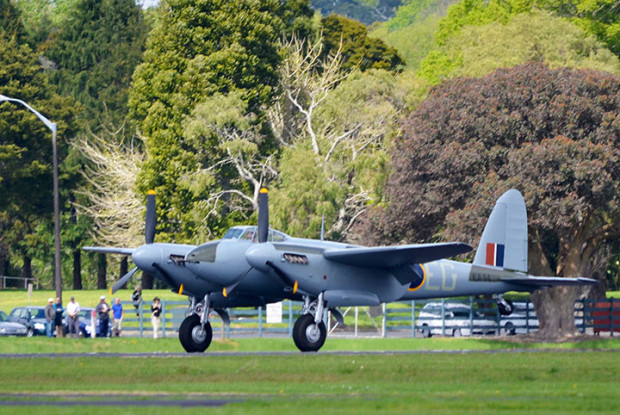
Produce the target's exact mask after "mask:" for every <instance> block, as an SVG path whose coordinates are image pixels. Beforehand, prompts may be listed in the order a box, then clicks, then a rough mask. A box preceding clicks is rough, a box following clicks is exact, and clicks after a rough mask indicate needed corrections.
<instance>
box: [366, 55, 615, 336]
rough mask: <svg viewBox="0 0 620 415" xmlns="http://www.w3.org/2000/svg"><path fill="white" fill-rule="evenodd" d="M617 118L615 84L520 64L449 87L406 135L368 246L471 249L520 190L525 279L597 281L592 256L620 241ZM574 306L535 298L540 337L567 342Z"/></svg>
mask: <svg viewBox="0 0 620 415" xmlns="http://www.w3.org/2000/svg"><path fill="white" fill-rule="evenodd" d="M619 109H620V78H619V77H618V76H616V75H611V74H609V73H604V72H597V71H591V70H574V69H566V68H565V69H549V68H548V67H546V66H544V65H541V64H527V65H523V66H517V67H515V68H512V69H503V70H497V71H495V72H494V73H492V74H490V75H488V76H486V77H484V78H480V79H465V78H461V79H456V80H454V81H450V82H446V83H445V84H443V85H442V86H441V87H438V88H435V89H433V90H432V91H431V94H430V95H429V97H428V98H427V99H426V100H425V101H424V102H423V103H422V104H421V105H420V107H419V108H418V109H417V110H416V112H414V113H412V114H411V115H410V116H409V117H407V119H406V121H405V122H404V123H403V126H402V130H403V137H402V139H400V140H399V141H398V143H397V145H396V146H395V148H394V151H393V153H392V156H393V157H392V160H393V173H392V175H391V177H390V179H389V182H388V186H387V188H386V195H387V201H388V202H389V203H387V204H386V205H385V206H384V207H383V208H382V209H378V210H377V211H376V212H375V215H374V216H373V217H371V218H370V219H369V220H368V221H367V222H366V227H365V235H366V237H368V238H378V239H379V240H380V242H400V241H407V242H420V241H429V240H432V239H435V238H443V239H458V240H466V241H470V242H472V243H475V241H476V240H477V238H479V236H480V234H481V232H482V229H483V226H484V222H485V221H486V218H487V216H488V213H489V211H490V208H491V207H492V203H493V200H495V198H496V197H498V196H499V195H500V194H501V193H502V192H504V191H505V190H507V189H509V188H511V187H516V188H517V189H520V190H521V191H522V192H523V194H524V197H525V200H526V203H527V207H528V213H529V217H530V219H529V235H530V255H529V259H530V263H529V269H530V272H532V273H534V274H538V275H553V274H555V275H559V276H564V277H578V276H589V275H594V273H593V270H592V269H591V267H592V259H593V257H594V256H595V255H596V254H597V250H598V247H599V246H601V245H604V244H606V243H607V242H608V241H610V240H614V239H615V238H618V236H620V226H619V225H618V224H620V221H619V219H620V210H619V209H618V206H619V204H618V200H619V199H620V188H619V187H618V185H617V175H618V172H619V171H620V164H619V160H620V153H619V149H620V146H619V143H620V124H619V123H618V114H619V113H620V111H619ZM438 224H445V228H443V227H442V225H438ZM375 240H376V239H375ZM474 246H475V245H474ZM575 297H576V291H575V290H574V289H571V288H567V287H559V288H554V289H549V290H544V291H541V292H538V293H537V294H536V295H534V297H533V298H534V301H535V305H536V309H537V313H538V316H539V319H540V321H541V334H542V335H544V336H549V337H553V336H558V335H565V334H571V333H573V332H574V330H575V326H574V318H573V315H572V307H573V301H574V299H575Z"/></svg>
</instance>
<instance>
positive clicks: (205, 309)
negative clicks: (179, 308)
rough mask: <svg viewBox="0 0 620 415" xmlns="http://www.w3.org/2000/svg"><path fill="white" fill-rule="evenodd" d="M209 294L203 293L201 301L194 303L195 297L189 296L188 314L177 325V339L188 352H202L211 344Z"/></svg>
mask: <svg viewBox="0 0 620 415" xmlns="http://www.w3.org/2000/svg"><path fill="white" fill-rule="evenodd" d="M210 307H211V305H210V301H209V294H207V295H205V297H204V300H203V301H202V302H199V303H196V298H195V297H192V298H191V304H190V306H189V310H188V314H189V315H188V316H187V317H186V318H185V320H183V322H182V323H181V327H179V340H180V341H181V345H182V346H183V348H184V349H185V351H186V352H188V353H195V352H200V353H202V352H204V351H205V350H207V348H208V347H209V345H210V344H211V339H212V338H213V330H212V328H211V323H209V308H210Z"/></svg>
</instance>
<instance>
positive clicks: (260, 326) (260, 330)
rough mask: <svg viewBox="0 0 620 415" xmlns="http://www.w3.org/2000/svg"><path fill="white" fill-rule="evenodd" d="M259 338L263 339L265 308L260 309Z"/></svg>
mask: <svg viewBox="0 0 620 415" xmlns="http://www.w3.org/2000/svg"><path fill="white" fill-rule="evenodd" d="M258 337H259V338H261V337H263V306H259V307H258Z"/></svg>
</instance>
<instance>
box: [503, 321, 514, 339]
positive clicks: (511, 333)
mask: <svg viewBox="0 0 620 415" xmlns="http://www.w3.org/2000/svg"><path fill="white" fill-rule="evenodd" d="M504 331H505V333H506V336H514V335H515V334H517V329H515V326H514V324H512V323H511V322H510V321H509V322H508V323H506V325H505V326H504Z"/></svg>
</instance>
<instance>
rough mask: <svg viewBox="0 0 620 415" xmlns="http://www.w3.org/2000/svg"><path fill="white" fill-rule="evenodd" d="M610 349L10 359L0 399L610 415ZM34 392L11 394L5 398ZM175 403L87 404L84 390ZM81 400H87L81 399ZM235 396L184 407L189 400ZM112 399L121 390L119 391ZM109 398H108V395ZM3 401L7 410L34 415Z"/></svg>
mask: <svg viewBox="0 0 620 415" xmlns="http://www.w3.org/2000/svg"><path fill="white" fill-rule="evenodd" d="M619 386H620V359H619V355H618V353H617V352H564V353H557V352H531V353H529V352H528V353H509V354H484V353H473V354H449V355H448V354H432V355H428V354H419V355H418V354H416V355H347V356H340V355H330V354H311V355H306V354H295V355H285V356H218V355H217V354H213V353H212V354H207V355H203V356H187V357H182V358H100V357H84V358H62V359H50V358H42V359H32V358H27V359H8V360H5V361H3V362H2V376H1V377H0V391H1V392H2V396H0V400H5V401H6V400H13V401H14V400H24V399H27V400H29V401H34V400H50V399H51V400H57V399H58V400H71V401H76V400H77V401H82V404H80V405H79V406H77V407H76V406H71V407H62V406H61V407H57V406H49V404H48V405H47V406H46V407H45V410H44V413H46V414H83V413H88V414H91V415H95V414H104V413H110V412H117V413H123V414H125V413H127V414H130V413H149V414H169V413H184V414H194V413H196V414H198V413H204V412H205V411H207V410H208V411H209V413H210V414H244V413H252V414H283V413H284V414H286V413H295V414H299V413H303V414H306V413H308V414H309V413H320V414H336V413H337V414H340V415H345V414H360V413H372V414H376V413H382V414H411V413H416V414H460V413H477V414H480V413H498V412H499V413H504V414H523V413H528V414H530V413H531V414H535V413H541V414H548V413H551V414H560V413H561V414H581V413H597V414H617V413H618V411H620V387H619ZM7 392H11V393H19V394H37V395H36V396H33V397H32V396H23V395H22V396H21V397H16V396H7V395H6V393H7ZM92 394H95V395H122V396H121V397H120V399H124V400H136V399H139V400H146V401H150V400H154V399H161V396H162V395H164V396H166V397H167V398H168V399H179V406H178V407H172V408H171V407H161V406H149V407H148V408H144V407H135V406H131V407H130V406H122V405H119V406H117V407H101V406H87V405H88V403H87V401H88V400H90V399H92V397H90V395H92ZM82 396H83V397H82ZM205 397H210V398H224V399H234V400H239V401H240V402H238V403H229V404H227V405H225V406H223V407H219V408H183V409H181V408H182V406H183V404H182V402H183V400H185V399H192V398H193V399H195V398H205ZM115 398H116V399H119V398H118V397H115ZM103 399H105V398H103ZM35 410H36V409H35V408H33V407H31V406H27V407H14V406H13V407H6V406H4V407H2V406H0V411H1V412H2V413H16V414H24V413H33V412H34V411H35Z"/></svg>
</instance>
